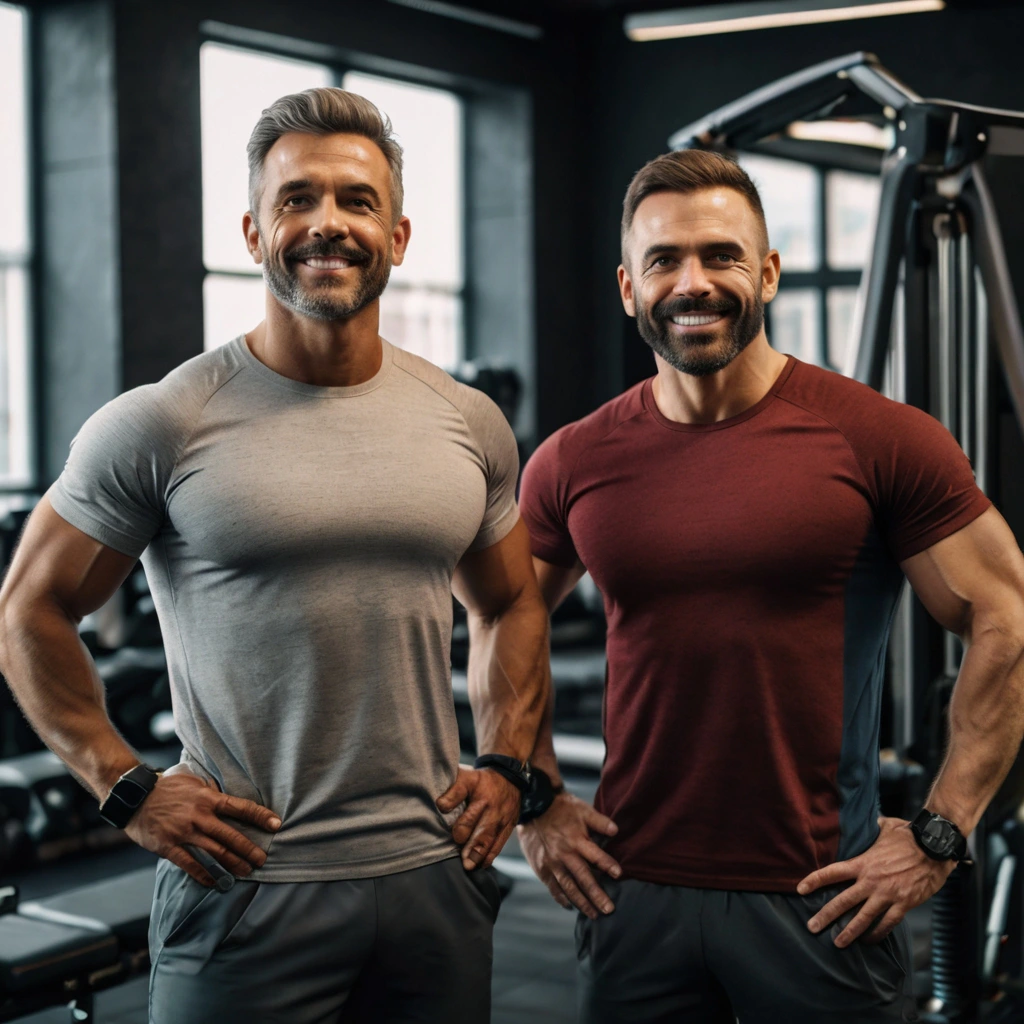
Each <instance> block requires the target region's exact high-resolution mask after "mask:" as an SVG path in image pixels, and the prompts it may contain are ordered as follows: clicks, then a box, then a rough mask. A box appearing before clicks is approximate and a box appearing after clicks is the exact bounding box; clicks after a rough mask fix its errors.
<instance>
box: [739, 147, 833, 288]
mask: <svg viewBox="0 0 1024 1024" xmlns="http://www.w3.org/2000/svg"><path fill="white" fill-rule="evenodd" d="M740 164H741V166H742V167H743V169H744V170H745V171H746V172H747V174H749V175H750V177H751V178H752V179H753V181H754V184H755V185H757V188H758V191H759V192H760V193H761V204H762V205H763V206H764V217H765V220H766V221H767V223H768V240H769V241H770V242H771V245H772V248H773V249H778V250H779V256H781V257H782V272H783V273H785V272H786V271H787V270H817V269H818V267H820V266H821V251H820V246H819V244H818V237H819V234H820V216H819V209H820V195H821V193H820V189H821V179H820V177H819V175H818V171H817V170H816V169H815V168H814V167H809V166H808V165H807V164H799V163H795V162H794V161H792V160H777V159H775V158H774V157H768V156H755V155H749V154H748V155H744V156H742V157H740Z"/></svg>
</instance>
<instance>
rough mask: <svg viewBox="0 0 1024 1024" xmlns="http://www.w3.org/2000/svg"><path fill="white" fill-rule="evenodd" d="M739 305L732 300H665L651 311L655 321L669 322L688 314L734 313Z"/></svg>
mask: <svg viewBox="0 0 1024 1024" xmlns="http://www.w3.org/2000/svg"><path fill="white" fill-rule="evenodd" d="M739 308H740V304H739V303H738V302H736V301H735V300H733V299H687V298H684V297H680V298H676V299H665V300H663V301H662V302H659V303H658V304H657V305H656V306H655V307H654V308H653V309H652V310H651V316H652V318H653V319H655V320H671V319H672V317H674V316H686V315H688V314H690V313H735V312H737V311H738V310H739Z"/></svg>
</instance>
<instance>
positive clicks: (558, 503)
mask: <svg viewBox="0 0 1024 1024" xmlns="http://www.w3.org/2000/svg"><path fill="white" fill-rule="evenodd" d="M566 462H567V458H566V434H565V430H564V428H563V430H560V431H558V432H557V433H555V434H552V435H551V437H549V438H548V439H547V440H545V441H544V442H543V443H542V444H541V445H540V447H538V448H537V450H536V451H535V452H534V453H533V455H532V456H530V459H529V461H528V462H527V463H526V469H525V470H523V482H522V485H521V486H520V490H519V504H520V509H521V511H522V515H523V521H524V522H525V523H526V527H527V529H528V530H529V531H530V547H531V550H532V551H533V554H534V556H535V557H536V558H539V559H541V560H542V561H544V562H550V563H551V564H552V565H558V566H562V567H564V568H572V567H573V566H575V565H576V563H577V561H578V560H579V556H578V554H577V552H576V546H575V544H574V543H573V540H572V535H571V534H570V532H569V523H568V513H567V507H568V501H567V492H568V477H569V473H570V470H571V467H570V466H568V465H566Z"/></svg>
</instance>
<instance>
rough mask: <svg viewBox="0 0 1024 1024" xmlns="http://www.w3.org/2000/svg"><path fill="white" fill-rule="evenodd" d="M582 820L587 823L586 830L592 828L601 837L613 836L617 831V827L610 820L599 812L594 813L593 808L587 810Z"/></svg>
mask: <svg viewBox="0 0 1024 1024" xmlns="http://www.w3.org/2000/svg"><path fill="white" fill-rule="evenodd" d="M583 820H584V821H585V822H586V823H587V827H588V828H592V829H593V830H594V831H595V832H600V833H601V834H602V835H606V836H613V835H615V834H616V833H617V832H618V831H619V826H618V825H616V824H615V822H614V821H612V819H611V818H606V817H605V816H604V815H603V814H601V812H600V811H595V810H594V808H593V807H588V808H587V813H586V814H585V815H584V816H583Z"/></svg>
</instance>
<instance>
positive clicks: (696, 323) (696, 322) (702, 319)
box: [672, 313, 721, 327]
mask: <svg viewBox="0 0 1024 1024" xmlns="http://www.w3.org/2000/svg"><path fill="white" fill-rule="evenodd" d="M720 319H721V314H720V313H692V314H690V315H689V316H674V317H672V323H674V324H678V325H679V326H680V327H700V326H702V325H703V324H713V323H714V322H715V321H716V320H720Z"/></svg>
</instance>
